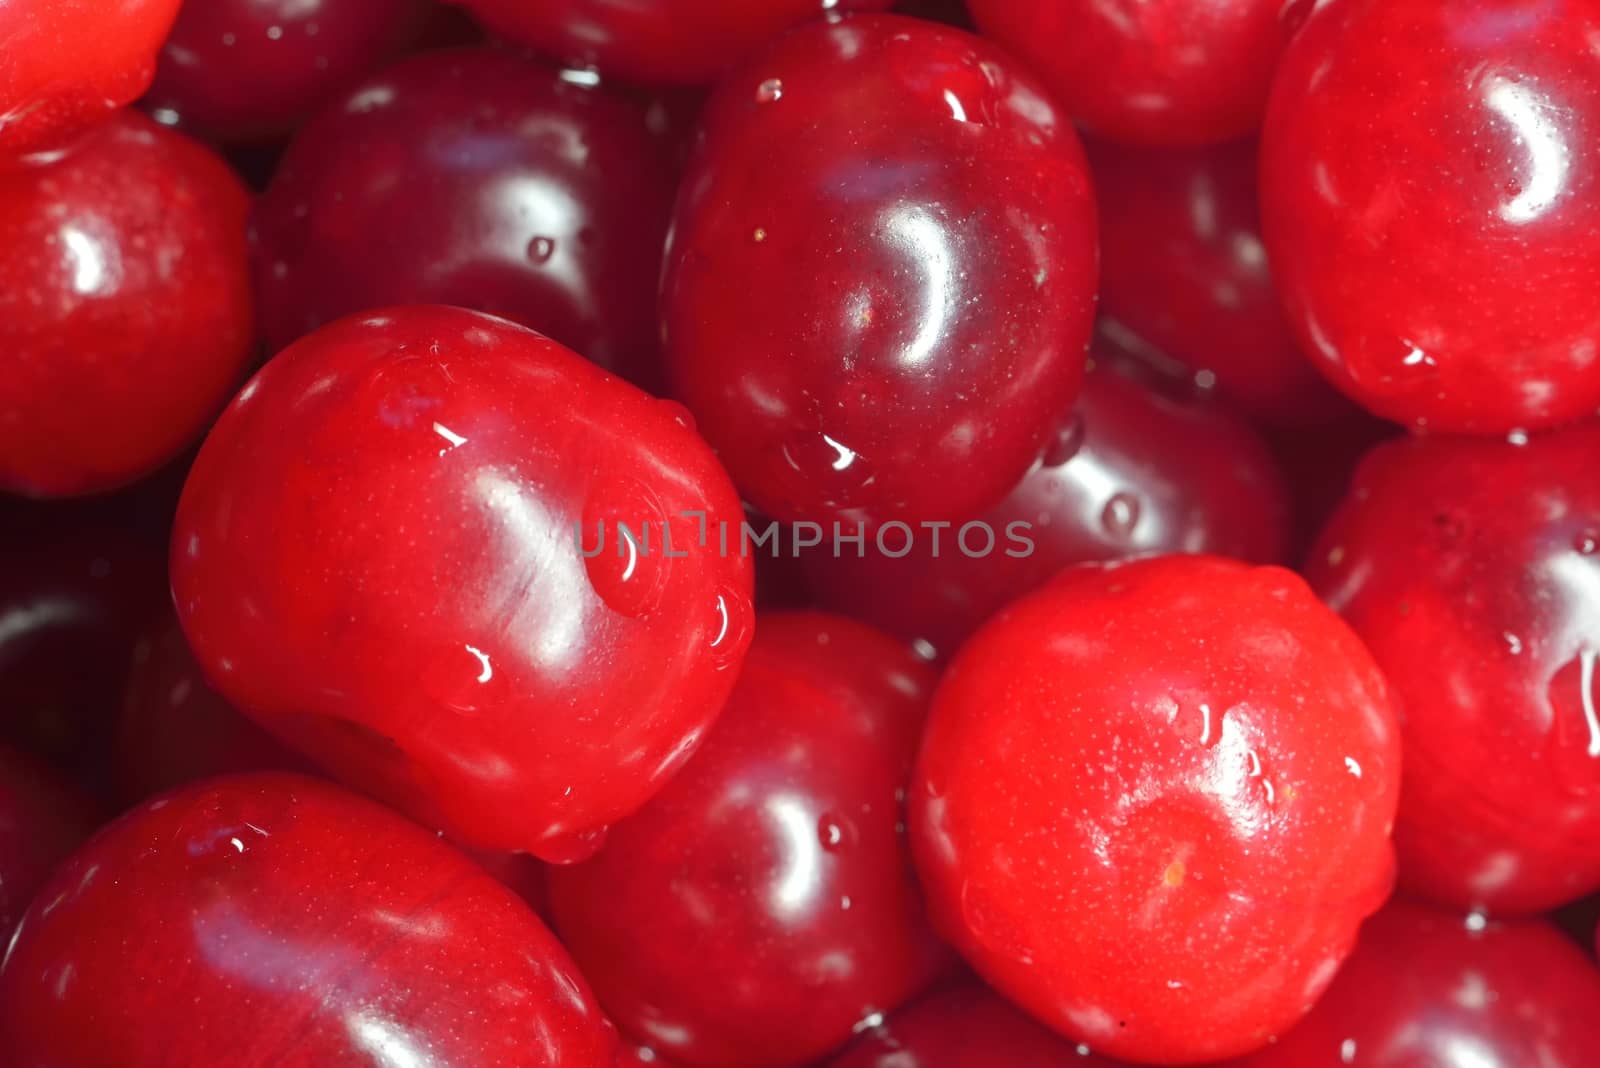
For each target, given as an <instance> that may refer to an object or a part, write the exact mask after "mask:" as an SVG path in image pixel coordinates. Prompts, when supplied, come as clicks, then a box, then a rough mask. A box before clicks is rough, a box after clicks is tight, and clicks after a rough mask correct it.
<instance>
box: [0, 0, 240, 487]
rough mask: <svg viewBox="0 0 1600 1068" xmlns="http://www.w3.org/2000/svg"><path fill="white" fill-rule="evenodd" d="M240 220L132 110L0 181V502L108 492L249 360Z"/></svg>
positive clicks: (213, 185)
mask: <svg viewBox="0 0 1600 1068" xmlns="http://www.w3.org/2000/svg"><path fill="white" fill-rule="evenodd" d="M0 18H3V15H0ZM96 32H97V34H101V33H104V32H106V31H105V30H104V29H103V28H102V29H100V30H97V31H96ZM3 37H4V33H3V31H0V39H3ZM248 209H249V204H248V200H247V198H246V194H245V191H244V187H243V186H242V185H240V183H239V180H238V179H237V178H235V177H234V176H233V174H232V172H231V171H229V170H228V167H227V165H226V164H224V163H223V162H222V161H221V160H220V159H218V158H217V157H216V156H214V155H212V154H211V153H210V152H208V151H207V150H206V149H204V148H202V147H201V146H200V145H198V144H196V143H195V142H193V141H190V140H189V139H188V138H186V137H183V136H182V135H180V134H176V133H173V132H172V131H170V130H164V129H162V128H161V127H159V126H157V125H156V124H155V123H153V122H151V121H150V120H149V119H147V118H145V117H144V116H143V115H140V114H138V113H137V112H132V111H125V112H122V113H120V114H118V115H116V116H115V117H113V118H111V119H109V120H107V121H106V122H105V123H104V124H103V125H101V126H99V127H97V128H96V129H95V130H93V131H92V132H90V133H89V134H87V135H85V136H84V137H83V138H82V139H80V140H79V141H78V142H77V143H76V144H75V145H74V146H73V147H72V148H71V149H69V150H67V151H66V152H65V153H64V154H62V155H61V156H60V157H59V158H55V159H53V160H52V161H51V162H49V163H38V164H29V165H24V166H19V167H16V168H13V169H11V170H9V171H4V172H0V491H10V492H13V493H26V494H31V495H35V496H65V495H69V494H78V493H93V492H98V491H101V490H106V489H111V488H113V487H116V486H119V485H122V484H124V483H127V482H131V481H133V480H134V479H136V478H138V477H139V476H141V475H144V474H148V473H149V472H150V471H153V470H154V469H155V468H156V467H158V466H159V465H160V464H161V463H163V462H164V461H166V460H169V459H171V458H172V457H173V456H174V455H176V454H177V453H178V451H179V450H181V449H182V448H184V447H185V446H186V445H189V444H190V443H191V442H193V441H194V440H195V439H196V438H198V437H199V436H200V434H201V432H202V431H203V430H204V429H205V426H206V423H207V422H208V421H209V420H210V419H211V417H212V416H214V415H215V414H216V412H217V410H218V409H219V408H220V407H221V406H222V404H223V403H224V402H225V401H226V400H227V397H228V392H229V391H230V390H231V389H233V388H234V387H235V386H236V385H237V384H238V380H239V378H240V377H241V376H242V375H243V373H244V368H245V363H246V360H247V359H248V357H249V355H250V343H251V340H252V333H251V329H252V328H251V313H250V279H249V267H248V258H247V254H246V250H245V215H246V212H247V211H248Z"/></svg>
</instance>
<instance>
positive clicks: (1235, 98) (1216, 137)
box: [967, 0, 1300, 145]
mask: <svg viewBox="0 0 1600 1068" xmlns="http://www.w3.org/2000/svg"><path fill="white" fill-rule="evenodd" d="M1298 2H1300V0H1293V2H1292V3H1290V4H1289V5H1287V6H1290V7H1292V6H1294V3H1298ZM1285 6H1286V4H1285V2H1284V0H1206V2H1203V3H1196V2H1195V0H1143V2H1139V3H1129V2H1126V0H1117V2H1113V3H1103V2H1100V0H967V7H968V8H969V9H970V10H971V12H972V17H973V19H974V20H976V21H977V23H978V28H979V29H980V30H982V31H983V33H984V34H985V35H986V36H989V37H993V38H994V39H995V40H996V41H998V42H1000V43H1001V44H1002V45H1004V46H1005V47H1006V48H1007V49H1009V50H1010V51H1012V52H1014V53H1015V54H1016V55H1017V56H1018V57H1019V58H1021V59H1022V60H1023V61H1025V62H1026V63H1028V64H1029V65H1031V66H1032V67H1033V68H1034V69H1035V70H1037V71H1038V72H1039V76H1040V77H1042V78H1043V79H1044V80H1045V82H1046V84H1048V85H1049V86H1050V91H1051V92H1052V93H1053V94H1055V98H1056V99H1057V100H1058V101H1060V103H1061V106H1062V107H1064V108H1066V110H1067V111H1068V112H1069V113H1071V115H1072V116H1073V118H1075V119H1077V120H1078V121H1079V122H1081V123H1083V124H1084V125H1085V126H1086V127H1088V128H1089V129H1090V130H1092V131H1094V132H1095V133H1097V134H1100V135H1102V136H1104V137H1108V138H1113V139H1115V140H1118V141H1125V142H1129V143H1133V144H1147V145H1200V144H1210V143H1215V142H1218V141H1227V140H1230V139H1233V138H1236V137H1243V136H1244V135H1246V134H1248V133H1250V132H1252V131H1254V130H1256V129H1258V128H1259V127H1260V125H1261V115H1262V112H1263V111H1265V110H1266V103H1267V92H1268V90H1269V88H1270V87H1271V85H1272V72H1273V69H1274V68H1275V67H1276V66H1277V63H1278V57H1279V56H1280V55H1281V54H1282V52H1283V47H1284V44H1285V42H1286V41H1287V40H1288V37H1289V24H1288V23H1286V22H1285V21H1284V20H1283V19H1282V18H1281V17H1280V13H1281V12H1283V10H1284V8H1285Z"/></svg>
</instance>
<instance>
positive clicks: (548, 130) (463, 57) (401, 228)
mask: <svg viewBox="0 0 1600 1068" xmlns="http://www.w3.org/2000/svg"><path fill="white" fill-rule="evenodd" d="M673 185H674V182H673V166H672V162H671V159H670V158H669V155H668V149H667V148H666V146H665V145H664V144H663V143H662V142H661V140H660V139H659V138H658V137H657V136H655V135H653V134H652V133H651V131H650V128H649V126H648V125H647V123H646V119H645V112H644V109H643V108H642V107H641V106H640V105H638V104H636V103H635V102H634V101H633V100H631V99H629V98H626V97H623V96H621V95H619V94H618V93H616V92H614V91H613V90H611V89H609V88H607V87H604V86H596V85H588V84H580V83H577V82H573V81H568V80H566V79H565V78H564V76H563V75H562V74H560V73H559V72H557V71H555V70H551V69H548V68H545V67H543V66H540V65H539V64H537V63H534V62H533V61H531V60H528V59H525V58H523V57H520V56H514V55H510V54H508V53H503V52H496V51H490V50H488V49H461V50H451V51H445V52H437V53H432V54H428V55H422V56H417V57H414V58H412V59H409V60H406V61H404V62H402V63H399V64H397V65H396V66H393V67H391V68H389V69H387V70H385V71H383V72H382V73H379V74H377V75H374V76H373V77H371V78H369V79H368V80H367V81H366V82H364V83H363V84H362V85H360V86H358V87H357V88H355V89H353V90H352V91H351V92H350V93H349V94H347V95H346V96H345V97H344V99H343V100H342V101H341V102H339V103H338V104H336V105H335V106H334V107H332V108H330V109H329V110H327V111H325V112H323V113H322V114H321V115H320V116H319V117H318V118H317V119H316V120H315V121H313V122H312V123H311V124H310V125H308V126H307V127H306V128H305V129H304V130H303V131H302V132H301V133H300V135H299V136H298V137H297V138H296V139H295V140H294V142H293V144H291V145H290V148H289V152H288V154H287V155H286V156H285V157H284V160H283V163H282V164H281V165H280V167H279V169H278V171H277V174H276V175H275V176H274V177H273V180H272V185H271V187H270V188H269V189H268V190H267V193H266V195H265V196H264V197H263V198H262V200H261V203H260V206H259V207H258V209H257V212H256V218H255V227H254V231H255V244H256V248H255V265H256V280H257V285H258V288H259V292H260V295H261V316H262V330H263V332H264V333H265V334H266V337H267V340H268V341H269V342H270V343H271V345H272V346H273V348H274V349H277V348H282V347H283V346H285V345H287V344H289V343H290V342H291V341H293V340H295V339H296V338H298V337H300V336H302V335H304V334H305V333H307V332H308V331H310V330H312V329H314V328H316V327H318V326H321V325H322V324H323V323H326V322H329V321H330V320H333V319H336V318H338V317H339V316H342V315H347V314H350V313H352V312H357V311H362V310H364V309H369V308H374V307H380V306H383V305H387V304H433V303H437V304H456V305H460V306H462V307H467V308H476V309H478V310H480V311H486V312H490V313H493V314H495V315H501V316H504V317H506V318H508V319H512V320H515V321H516V322H520V323H522V324H524V325H525V326H530V327H533V328H534V329H536V330H538V331H540V332H541V333H544V334H548V335H549V336H551V337H553V338H555V339H556V340H557V341H560V342H561V343H562V344H564V345H568V346H570V347H572V348H574V349H576V350H577V351H578V352H579V353H580V354H581V355H583V356H586V357H588V358H589V359H591V360H593V361H594V362H595V363H598V364H600V365H601V366H602V367H607V368H610V369H612V370H616V371H619V372H621V373H625V374H628V375H629V376H630V377H634V378H640V379H647V378H648V377H649V373H650V370H651V369H652V368H653V367H654V366H655V363H656V356H655V353H656V350H657V345H658V341H657V328H656V315H655V294H656V283H657V278H658V275H659V271H660V257H661V247H662V241H663V239H664V235H665V233H666V227H667V217H668V214H669V211H670V207H671V198H672V189H673Z"/></svg>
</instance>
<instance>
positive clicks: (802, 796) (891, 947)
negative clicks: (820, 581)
mask: <svg viewBox="0 0 1600 1068" xmlns="http://www.w3.org/2000/svg"><path fill="white" fill-rule="evenodd" d="M932 686H933V677H932V672H931V670H930V669H929V668H928V666H927V664H925V663H923V662H922V661H920V660H919V659H918V658H917V657H915V656H914V655H912V653H911V652H910V650H908V649H906V648H905V647H904V646H902V645H900V644H899V643H898V642H895V641H893V640H891V639H890V638H888V637H886V636H884V635H881V634H879V633H877V632H876V631H873V630H871V629H869V628H866V627H863V626H862V625H860V624H859V623H852V622H850V621H848V620H844V619H839V618H836V617H832V616H825V615H817V614H795V615H766V616H762V617H761V621H760V625H759V627H758V629H757V635H756V639H755V642H754V643H753V644H752V645H751V647H750V655H749V656H748V657H747V658H746V660H745V665H744V670H743V672H742V673H741V675H740V677H739V684H738V685H737V686H736V687H735V688H734V692H733V697H732V698H730V699H729V702H728V708H727V711H726V712H725V713H724V715H723V717H722V719H721V720H720V721H719V722H718V724H717V726H716V727H715V728H714V729H713V730H712V732H711V734H710V736H709V737H708V738H707V739H706V743H705V745H704V747H703V748H702V750H701V752H700V753H699V754H698V755H697V756H696V757H695V759H694V760H693V761H692V762H691V763H690V764H689V766H688V767H687V768H686V769H685V770H684V771H683V772H682V773H681V774H680V775H679V776H678V777H677V778H675V779H673V780H672V782H671V783H670V784H668V786H667V788H666V789H665V790H663V791H662V792H661V794H660V795H659V796H657V797H656V798H655V799H654V800H653V801H651V802H650V804H648V805H646V806H645V807H644V808H643V809H641V810H640V811H639V812H638V813H636V814H635V815H634V816H632V817H631V818H629V819H628V820H625V821H624V822H622V823H620V824H618V825H617V826H616V827H615V828H613V830H612V832H611V835H610V838H609V839H608V841H607V844H606V847H605V849H603V850H602V851H601V852H600V854H599V855H598V856H596V857H595V858H594V859H593V860H590V861H588V862H587V863H584V864H579V865H575V866H572V867H567V868H556V869H552V870H551V872H550V900H551V906H552V908H553V910H554V914H555V920H556V928H557V930H559V931H560V932H561V934H562V936H563V940H564V941H565V942H566V944H567V946H568V948H569V949H571V950H572V954H573V956H574V958H576V959H577V960H578V962H579V964H580V966H581V967H582V968H583V970H584V974H586V975H587V976H588V977H589V979H590V981H591V982H592V983H593V984H594V987H595V991H596V993H597V994H598V995H599V997H600V1003H601V1004H602V1005H604V1006H605V1007H606V1011H607V1012H609V1013H610V1014H611V1018H612V1019H613V1020H615V1021H616V1022H617V1024H618V1026H619V1027H620V1028H621V1029H622V1030H623V1032H624V1033H625V1034H630V1035H632V1036H634V1037H636V1038H639V1039H642V1040H646V1041H649V1042H650V1043H651V1044H652V1045H653V1046H654V1047H655V1048H656V1049H658V1050H660V1051H661V1052H662V1053H664V1054H665V1055H666V1056H668V1057H671V1058H673V1059H677V1060H682V1061H684V1062H686V1063H689V1064H699V1065H735V1064H738V1065H747V1064H761V1065H770V1066H776V1065H791V1064H800V1063H803V1062H805V1061H807V1060H809V1059H811V1058H813V1057H816V1056H818V1055H820V1054H823V1053H826V1052H828V1051H829V1050H830V1049H833V1048H834V1047H836V1046H838V1045H839V1044H840V1043H842V1042H844V1041H846V1040H847V1039H849V1038H850V1035H851V1032H852V1030H853V1029H854V1028H856V1027H857V1026H858V1025H859V1024H860V1022H861V1021H862V1020H863V1019H868V1018H870V1017H871V1016H872V1015H873V1014H874V1013H879V1014H881V1013H884V1012H888V1011H889V1010H891V1009H893V1008H894V1007H895V1006H896V1005H898V1004H899V1003H900V1002H902V1001H904V1000H905V999H906V998H908V997H910V996H911V995H913V994H915V993H916V992H917V991H918V990H919V989H920V988H921V987H923V986H925V985H926V984H927V983H928V982H929V981H931V980H932V979H934V978H935V976H936V975H937V974H938V972H939V970H940V969H941V968H942V967H943V966H944V964H945V962H946V951H945V950H944V949H943V947H941V946H940V945H939V943H938V942H937V941H936V940H935V939H934V937H933V935H932V933H931V932H930V931H929V930H928V927H927V921H926V919H925V918H924V917H923V913H922V905H921V902H920V900H919V898H918V895H917V891H916V888H915V886H914V885H913V883H912V878H911V868H910V863H909V858H908V857H907V856H906V853H905V843H904V841H903V839H902V836H903V826H904V825H903V824H902V823H901V822H900V821H901V820H902V818H903V814H902V811H901V810H902V804H901V802H902V799H903V797H904V791H905V786H906V784H907V780H908V779H909V777H910V772H911V763H912V760H913V758H914V756H915V754H916V746H917V738H918V736H919V734H920V731H921V727H922V721H923V715H924V713H925V712H926V708H927V699H928V696H929V694H930V693H931V692H932Z"/></svg>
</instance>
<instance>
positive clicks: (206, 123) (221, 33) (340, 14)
mask: <svg viewBox="0 0 1600 1068" xmlns="http://www.w3.org/2000/svg"><path fill="white" fill-rule="evenodd" d="M428 13H429V9H428V5H427V3H426V2H425V0H314V2H312V3H306V2H305V0H205V2H203V3H189V4H184V5H183V8H182V10H181V11H180V12H179V13H178V21H177V22H176V23H174V24H173V27H172V34H171V35H170V36H169V37H168V38H167V42H166V45H165V46H164V47H163V48H162V50H161V61H160V64H159V65H158V66H157V68H156V76H155V81H154V82H153V83H152V84H151V86H150V91H149V93H148V94H147V95H146V96H145V98H144V101H143V104H144V106H145V107H146V108H148V109H150V110H151V111H152V112H153V113H154V114H155V115H156V116H157V117H158V118H159V119H160V120H161V121H162V122H164V123H167V124H169V125H174V124H177V125H181V126H182V127H183V129H185V130H187V131H189V132H190V133H194V134H196V135H200V136H205V137H212V138H216V139H218V140H223V141H247V140H256V139H266V138H271V137H274V136H277V135H280V134H285V133H288V132H289V131H290V130H291V129H293V128H294V127H295V126H296V125H297V124H298V123H300V122H301V121H303V120H304V119H305V117H306V116H307V115H309V114H311V113H312V112H313V111H315V110H316V109H317V108H318V107H319V106H320V105H321V104H322V103H323V102H324V101H326V100H328V99H329V98H331V97H332V96H333V95H334V94H335V93H337V92H339V91H340V90H342V89H344V88H346V87H347V86H348V85H349V84H350V83H351V82H353V81H355V80H356V79H357V78H360V77H361V76H362V75H364V74H366V73H367V72H368V71H370V70H372V69H373V68H374V67H376V66H377V65H378V64H379V63H382V62H384V61H385V60H387V59H389V58H391V57H393V56H395V55H397V54H398V53H399V52H400V50H401V49H402V48H403V47H404V46H405V45H406V44H407V43H409V42H410V41H411V40H412V39H414V38H415V37H416V36H418V34H419V33H420V32H421V30H422V29H423V27H424V25H425V22H426V19H427V16H428Z"/></svg>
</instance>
